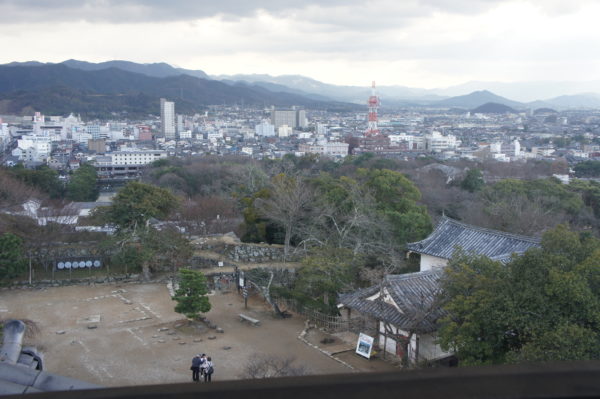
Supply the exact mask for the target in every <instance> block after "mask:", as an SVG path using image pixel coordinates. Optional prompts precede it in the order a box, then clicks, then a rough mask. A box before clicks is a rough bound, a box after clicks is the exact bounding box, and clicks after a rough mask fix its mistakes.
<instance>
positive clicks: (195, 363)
mask: <svg viewBox="0 0 600 399" xmlns="http://www.w3.org/2000/svg"><path fill="white" fill-rule="evenodd" d="M201 365H202V358H201V357H200V355H196V356H194V358H193V359H192V367H190V370H192V381H196V382H199V381H200V366H201Z"/></svg>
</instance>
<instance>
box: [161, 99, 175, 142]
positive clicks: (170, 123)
mask: <svg viewBox="0 0 600 399" xmlns="http://www.w3.org/2000/svg"><path fill="white" fill-rule="evenodd" d="M160 121H161V123H162V128H161V129H162V134H163V136H164V137H165V138H166V139H174V138H175V133H176V130H175V103H174V102H172V101H167V100H166V99H164V98H161V99H160Z"/></svg>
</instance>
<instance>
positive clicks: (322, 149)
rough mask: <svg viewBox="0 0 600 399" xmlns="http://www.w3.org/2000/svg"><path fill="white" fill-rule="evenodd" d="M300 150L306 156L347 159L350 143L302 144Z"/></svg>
mask: <svg viewBox="0 0 600 399" xmlns="http://www.w3.org/2000/svg"><path fill="white" fill-rule="evenodd" d="M298 150H299V151H300V152H303V153H305V154H320V155H328V156H332V157H345V156H346V155H348V143H341V142H334V141H332V142H330V143H322V144H300V145H299V146H298Z"/></svg>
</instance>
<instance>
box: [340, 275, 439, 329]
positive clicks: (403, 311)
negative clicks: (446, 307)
mask: <svg viewBox="0 0 600 399" xmlns="http://www.w3.org/2000/svg"><path fill="white" fill-rule="evenodd" d="M443 274H444V271H443V270H440V269H436V270H428V271H423V272H417V273H407V274H394V275H388V276H386V278H385V281H384V282H383V285H384V287H385V288H386V291H387V292H388V293H389V295H390V296H391V297H392V299H393V301H394V303H395V304H396V305H397V306H398V308H396V307H395V306H394V305H392V304H389V303H387V302H384V301H382V300H379V299H375V300H369V299H367V298H369V297H371V296H373V295H375V294H377V293H378V292H379V291H380V286H379V285H375V286H372V287H369V288H365V289H361V290H358V291H355V292H353V293H350V294H345V295H341V296H340V304H342V305H344V306H345V307H347V308H350V309H355V310H357V311H358V312H360V313H362V314H364V315H368V316H371V317H373V318H375V319H377V320H382V321H385V322H388V323H390V324H392V325H394V326H396V327H398V328H400V329H403V330H413V331H416V332H421V333H428V332H433V331H435V330H436V329H437V327H436V321H437V319H438V318H440V317H441V316H443V315H444V312H443V311H442V310H441V309H440V308H439V307H438V305H437V295H438V293H439V290H440V288H439V287H440V284H439V283H440V279H441V277H442V276H443Z"/></svg>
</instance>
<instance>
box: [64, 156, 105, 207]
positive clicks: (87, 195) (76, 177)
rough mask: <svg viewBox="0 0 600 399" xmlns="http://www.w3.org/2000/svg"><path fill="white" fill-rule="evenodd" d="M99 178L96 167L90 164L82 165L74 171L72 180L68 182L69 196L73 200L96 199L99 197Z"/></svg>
mask: <svg viewBox="0 0 600 399" xmlns="http://www.w3.org/2000/svg"><path fill="white" fill-rule="evenodd" d="M97 178H98V174H97V173H96V168H94V167H93V166H92V165H89V164H83V165H81V167H80V168H79V169H77V170H76V171H75V172H73V175H72V176H71V180H70V181H69V183H68V184H67V198H68V199H70V200H71V201H81V202H84V201H96V199H97V198H98V188H97V186H96V180H97Z"/></svg>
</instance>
